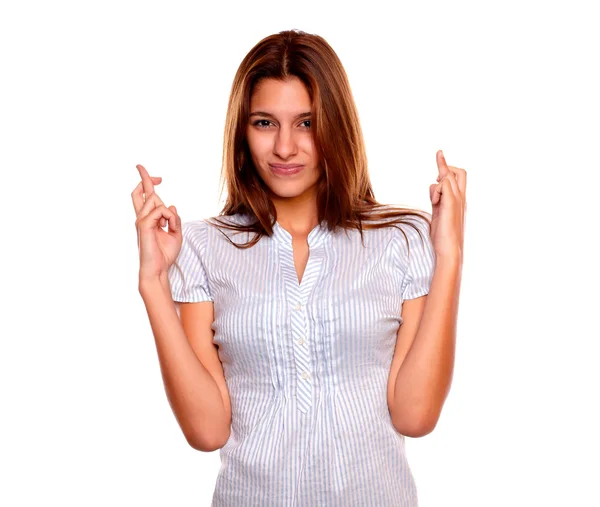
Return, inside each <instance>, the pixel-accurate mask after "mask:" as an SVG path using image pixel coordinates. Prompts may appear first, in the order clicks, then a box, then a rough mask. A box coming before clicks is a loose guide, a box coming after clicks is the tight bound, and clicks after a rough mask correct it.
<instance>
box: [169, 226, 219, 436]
mask: <svg viewBox="0 0 600 507" xmlns="http://www.w3.org/2000/svg"><path fill="white" fill-rule="evenodd" d="M207 231H208V229H207V224H206V223H205V222H204V221H201V220H198V221H192V222H184V223H183V224H182V236H183V240H182V244H181V250H180V252H179V255H178V256H177V260H176V263H174V264H173V265H172V266H171V267H170V268H169V273H168V274H169V285H170V287H171V295H172V296H173V301H174V302H175V307H176V309H177V312H178V314H179V319H180V320H181V324H182V326H183V330H184V332H185V336H186V337H187V339H188V341H189V343H190V345H191V346H192V349H193V350H194V353H195V354H196V356H197V357H198V359H199V360H200V362H201V363H202V366H204V368H206V370H207V371H208V372H209V374H210V376H211V377H212V378H213V379H214V381H215V383H216V384H217V387H218V388H219V391H220V393H221V398H222V399H223V407H224V410H225V420H226V421H227V426H226V427H224V428H223V429H222V437H221V439H223V438H225V437H226V436H228V435H229V432H230V429H231V401H230V398H229V390H228V389H227V383H226V382H225V374H224V372H223V365H222V364H221V360H220V359H219V354H218V347H217V346H216V345H215V344H214V342H213V337H214V331H213V329H212V324H213V321H214V304H213V300H214V298H213V294H212V290H211V286H210V282H209V276H208V272H207V269H206V268H205V264H206V259H207V257H208V256H207V251H209V248H210V247H209V245H208V235H207ZM221 439H220V440H221Z"/></svg>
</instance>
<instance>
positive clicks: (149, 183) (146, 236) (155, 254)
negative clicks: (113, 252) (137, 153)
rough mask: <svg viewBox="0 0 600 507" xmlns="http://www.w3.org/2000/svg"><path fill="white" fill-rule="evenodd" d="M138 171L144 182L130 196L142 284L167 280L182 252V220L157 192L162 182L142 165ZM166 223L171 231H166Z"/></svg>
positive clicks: (138, 167) (138, 166) (173, 207)
mask: <svg viewBox="0 0 600 507" xmlns="http://www.w3.org/2000/svg"><path fill="white" fill-rule="evenodd" d="M136 167H137V169H138V171H139V173H140V176H141V178H142V181H140V183H139V184H138V186H137V187H135V189H134V190H133V192H132V193H131V198H132V200H133V207H134V208H135V213H136V220H135V227H136V229H137V237H138V249H139V251H140V280H145V279H148V280H151V279H156V278H161V277H166V276H167V271H168V270H169V267H170V266H171V265H172V264H173V263H174V262H175V261H176V260H177V256H178V255H179V251H180V250H181V243H182V239H183V238H182V234H181V219H180V217H179V215H178V214H177V209H176V208H175V206H169V207H168V208H167V207H166V206H165V205H164V204H163V202H162V201H161V200H160V198H159V197H158V195H157V194H156V193H155V192H154V184H156V185H158V184H160V182H161V180H162V178H160V177H156V178H154V177H150V175H149V174H148V172H147V171H146V169H145V168H144V166H142V165H137V166H136ZM167 223H168V224H169V227H168V231H164V230H163V227H164V226H165V225H166V224H167Z"/></svg>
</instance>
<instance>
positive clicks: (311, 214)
mask: <svg viewBox="0 0 600 507" xmlns="http://www.w3.org/2000/svg"><path fill="white" fill-rule="evenodd" d="M271 199H272V200H273V204H274V205H275V209H276V210H277V222H278V223H279V225H280V226H281V227H283V228H284V229H285V230H286V231H288V232H289V233H290V234H291V235H292V236H299V237H301V236H308V234H309V233H310V231H312V230H313V229H314V228H315V227H316V226H317V225H318V224H319V218H318V213H317V199H316V196H314V195H311V196H306V195H300V196H298V197H294V198H289V199H286V198H283V199H282V198H280V197H276V198H275V197H271Z"/></svg>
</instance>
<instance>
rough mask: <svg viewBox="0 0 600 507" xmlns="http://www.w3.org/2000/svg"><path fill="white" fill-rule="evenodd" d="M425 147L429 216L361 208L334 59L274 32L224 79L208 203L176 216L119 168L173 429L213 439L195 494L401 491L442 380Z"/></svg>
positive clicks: (439, 194) (454, 243) (369, 194)
mask: <svg viewBox="0 0 600 507" xmlns="http://www.w3.org/2000/svg"><path fill="white" fill-rule="evenodd" d="M436 156H437V167H438V172H439V175H438V178H437V180H438V182H437V183H434V184H432V185H431V186H430V196H431V203H432V208H433V214H432V215H428V214H427V213H425V212H421V211H418V210H411V209H406V208H396V207H392V206H388V205H382V204H379V203H378V202H377V201H376V200H375V197H374V195H373V191H372V189H371V183H370V181H369V175H368V171H367V159H366V156H365V147H364V142H363V137H362V133H361V128H360V124H359V119H358V114H357V111H356V107H355V104H354V100H353V98H352V94H351V90H350V86H349V83H348V79H347V76H346V73H345V71H344V69H343V67H342V64H341V62H340V61H339V59H338V57H337V55H336V54H335V52H334V51H333V49H332V48H331V47H330V46H329V45H328V43H327V42H326V41H325V40H324V39H323V38H321V37H319V36H317V35H311V34H307V33H304V32H301V31H285V32H281V33H278V34H275V35H271V36H269V37H266V38H265V39H263V40H262V41H260V42H259V43H258V44H257V45H256V46H255V47H254V48H253V49H252V50H251V51H250V52H249V53H248V55H247V56H246V57H245V58H244V60H243V61H242V63H241V65H240V67H239V69H238V71H237V73H236V75H235V78H234V82H233V86H232V89H231V95H230V100H229V109H228V112H227V119H226V130H225V144H224V153H223V180H224V182H225V185H226V188H227V200H226V204H225V207H224V209H223V210H222V211H221V213H220V215H219V216H217V217H212V218H210V219H206V220H192V221H187V222H185V223H183V224H182V222H181V219H180V217H179V216H178V214H177V210H176V208H175V206H169V207H168V208H167V207H166V206H165V205H164V204H163V203H162V201H161V200H160V198H159V197H158V195H157V194H156V193H155V191H154V185H158V184H159V183H160V182H161V178H159V177H151V176H149V174H148V172H147V171H146V169H145V168H144V167H143V166H137V167H138V170H139V172H140V175H141V179H142V181H141V182H140V184H139V185H138V186H137V187H136V189H135V190H134V191H133V193H132V199H133V203H134V207H135V211H136V215H137V219H136V227H137V232H138V245H139V249H140V273H139V290H140V294H141V296H142V298H143V300H144V303H145V306H146V309H147V312H148V317H149V319H150V323H151V327H152V331H153V334H154V338H155V341H156V347H157V351H158V356H159V360H160V366H161V371H162V375H163V379H164V384H165V390H166V393H167V396H168V399H169V402H170V404H171V406H172V408H173V412H174V414H175V416H176V418H177V421H178V423H179V425H180V426H181V429H182V431H183V433H184V435H185V437H186V439H187V441H188V442H189V444H190V445H191V446H192V447H194V448H195V449H198V450H201V451H206V452H209V451H214V450H216V449H220V455H221V460H222V466H221V469H220V472H219V475H218V479H217V482H216V487H215V491H214V495H213V502H212V506H213V507H221V506H227V507H234V506H235V507H240V506H254V505H256V506H273V507H276V506H290V507H291V506H294V507H315V506H328V507H333V506H338V505H339V506H344V507H349V506H377V507H392V506H394V507H398V506H416V505H417V503H418V500H417V492H416V486H415V482H414V480H413V476H412V474H411V470H410V467H409V465H408V462H407V458H406V454H405V447H404V438H405V436H410V437H420V436H423V435H426V434H428V433H430V432H431V431H432V430H433V429H434V427H435V425H436V423H437V421H438V418H439V417H440V413H441V410H442V405H443V403H444V401H445V399H446V396H447V394H448V391H449V388H450V384H451V377H452V371H453V364H454V343H455V336H456V317H457V311H458V299H459V290H460V278H461V269H462V258H463V254H462V251H463V223H464V212H465V203H466V200H465V185H466V172H465V171H464V170H463V169H459V168H456V167H452V166H448V165H447V164H446V162H445V160H444V157H443V154H442V153H441V151H439V152H438V153H437V155H436ZM429 216H431V219H430V218H429ZM167 225H168V230H166V231H165V230H164V229H163V227H166V226H167Z"/></svg>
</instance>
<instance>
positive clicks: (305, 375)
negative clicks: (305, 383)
mask: <svg viewBox="0 0 600 507" xmlns="http://www.w3.org/2000/svg"><path fill="white" fill-rule="evenodd" d="M302 378H303V379H305V380H306V379H307V378H308V372H304V373H303V374H302Z"/></svg>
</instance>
